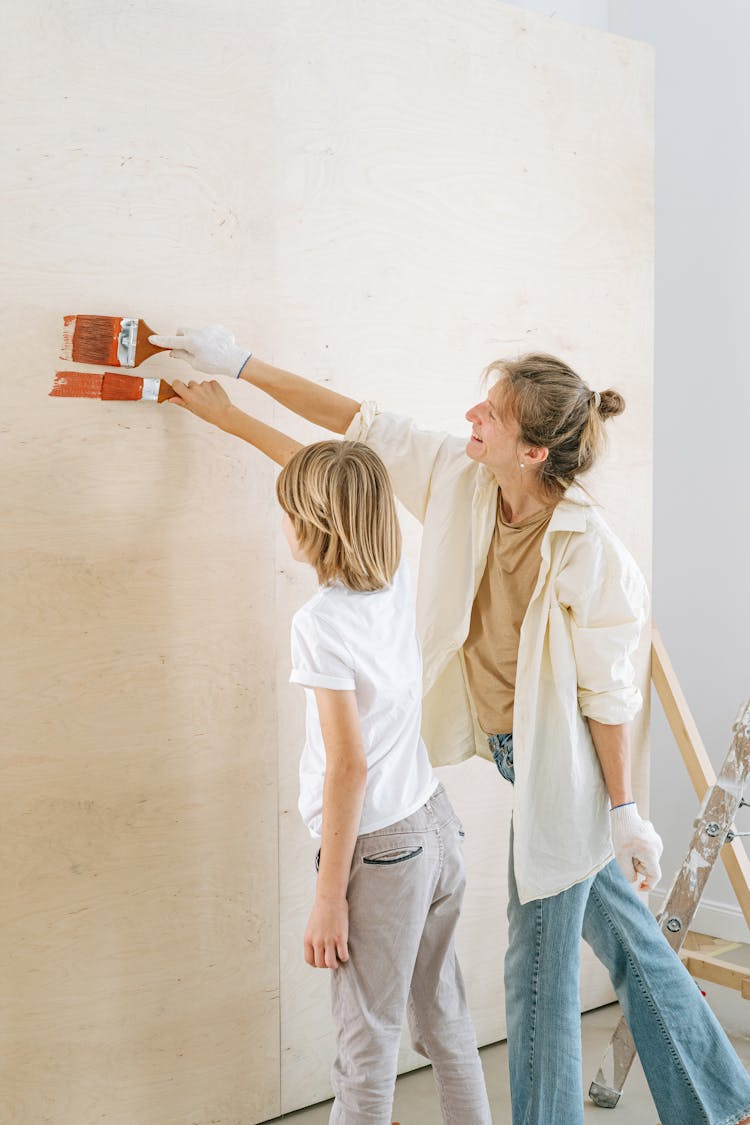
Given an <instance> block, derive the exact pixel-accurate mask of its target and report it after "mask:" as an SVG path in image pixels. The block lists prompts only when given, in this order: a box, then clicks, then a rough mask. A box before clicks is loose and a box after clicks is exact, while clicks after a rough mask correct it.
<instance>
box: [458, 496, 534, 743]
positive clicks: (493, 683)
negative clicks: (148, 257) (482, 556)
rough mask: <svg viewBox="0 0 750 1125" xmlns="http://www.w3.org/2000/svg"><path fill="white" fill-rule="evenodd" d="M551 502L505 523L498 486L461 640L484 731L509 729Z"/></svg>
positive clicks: (511, 722)
mask: <svg viewBox="0 0 750 1125" xmlns="http://www.w3.org/2000/svg"><path fill="white" fill-rule="evenodd" d="M553 511H554V508H544V509H543V510H542V511H541V512H535V513H534V515H532V516H528V517H527V518H526V519H524V520H521V522H520V523H507V522H506V520H505V519H504V517H503V509H502V504H501V498H500V492H499V490H498V494H497V518H496V520H495V530H494V532H493V535H492V542H491V543H490V550H489V554H488V555H487V565H486V567H485V570H484V574H483V576H482V581H481V582H480V584H479V589H478V590H477V596H476V597H475V599H474V605H473V606H472V610H471V624H470V626H469V635H468V637H467V638H466V640H465V642H464V658H465V662H466V673H467V676H468V679H469V690H470V691H471V697H472V699H473V701H474V706H475V707H476V711H477V718H478V719H479V725H480V726H481V728H482V730H483V731H485V733H486V734H509V733H510V732H511V731H512V730H513V696H514V694H515V687H516V664H517V661H518V642H519V639H520V636H521V624H522V622H523V619H524V616H525V614H526V610H527V608H528V605H529V602H530V601H531V595H532V594H533V593H534V587H535V585H536V580H537V578H538V576H539V567H540V564H541V560H542V555H541V547H542V539H543V538H544V533H545V531H546V529H547V524H548V523H549V521H550V519H551V517H552V512H553Z"/></svg>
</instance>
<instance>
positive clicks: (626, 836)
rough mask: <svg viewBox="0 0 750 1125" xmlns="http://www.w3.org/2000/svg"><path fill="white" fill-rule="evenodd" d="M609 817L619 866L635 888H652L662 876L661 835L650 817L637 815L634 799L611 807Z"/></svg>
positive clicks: (641, 889)
mask: <svg viewBox="0 0 750 1125" xmlns="http://www.w3.org/2000/svg"><path fill="white" fill-rule="evenodd" d="M611 820H612V846H613V848H614V853H615V858H616V860H617V862H618V863H619V865H620V870H621V871H622V873H623V875H624V876H625V878H626V879H627V881H628V882H629V883H635V884H636V889H637V890H639V891H652V890H653V889H654V887H655V886H656V884H657V883H658V882H659V880H660V879H661V868H660V866H659V860H660V859H661V853H662V852H663V851H664V844H663V843H662V840H661V837H660V836H659V834H658V833H657V831H656V829H655V828H654V826H653V824H652V823H651V821H650V820H644V819H643V817H642V816H640V815H639V813H638V807H637V805H636V803H635V801H632V802H629V803H628V804H626V805H620V807H619V808H615V809H612V813H611Z"/></svg>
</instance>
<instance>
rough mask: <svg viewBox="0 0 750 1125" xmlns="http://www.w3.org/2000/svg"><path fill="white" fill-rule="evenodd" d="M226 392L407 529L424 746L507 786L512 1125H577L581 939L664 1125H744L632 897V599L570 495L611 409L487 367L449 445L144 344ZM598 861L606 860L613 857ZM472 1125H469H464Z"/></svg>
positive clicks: (748, 1096)
mask: <svg viewBox="0 0 750 1125" xmlns="http://www.w3.org/2000/svg"><path fill="white" fill-rule="evenodd" d="M152 340H153V342H154V343H157V344H160V345H161V346H166V347H171V348H172V349H173V355H176V356H178V357H179V358H182V359H185V360H187V361H188V362H189V363H191V364H192V365H193V366H194V367H196V368H197V369H199V370H201V371H205V372H209V373H223V374H227V375H234V376H236V377H240V376H241V377H242V378H244V379H246V380H247V381H249V382H251V383H253V384H254V385H255V386H257V387H260V388H261V389H262V390H264V391H267V392H268V393H269V394H270V395H271V396H272V397H273V398H274V399H276V400H277V401H278V402H280V403H282V404H283V405H284V406H286V407H288V408H289V409H291V410H294V411H295V412H297V413H298V414H301V415H302V416H303V417H305V418H307V419H308V420H310V421H312V422H314V423H316V424H317V425H321V426H324V427H326V428H328V429H330V430H332V431H334V432H335V433H339V434H345V435H346V437H347V438H350V439H352V438H353V439H356V440H360V441H365V442H367V444H369V445H371V446H372V447H373V448H374V449H375V450H376V451H377V452H378V453H379V454H380V456H381V457H382V459H383V460H384V461H385V463H386V465H387V467H388V469H389V472H390V474H391V478H392V480H393V485H394V491H395V493H396V495H397V496H398V497H399V499H400V500H401V501H402V502H403V503H404V504H405V506H406V507H407V508H408V509H409V510H410V511H411V512H412V514H413V515H415V516H416V517H417V518H418V519H419V520H420V521H421V522H422V523H423V525H424V533H423V540H422V552H421V562H420V577H419V588H418V599H417V619H418V625H419V631H420V636H421V640H422V645H423V660H424V693H425V695H424V704H423V706H424V712H423V714H424V720H423V734H424V737H425V741H426V743H427V745H428V747H429V749H430V754H431V757H432V760H433V763H435V764H437V765H443V764H448V763H451V762H458V761H461V760H462V759H464V758H466V757H468V756H470V755H471V754H473V753H477V752H478V753H481V754H482V755H483V756H485V757H490V756H491V757H492V758H494V760H495V762H496V764H497V766H498V769H499V770H500V772H501V774H502V775H503V777H505V778H506V779H507V780H508V781H510V782H511V783H513V784H514V807H513V826H512V846H511V852H510V863H509V891H510V896H509V905H508V918H509V948H508V954H507V958H506V971H505V982H506V1006H507V1024H508V1048H509V1059H510V1074H511V1098H512V1104H513V1122H514V1125H580V1123H582V1122H583V1091H582V1086H581V1047H580V1019H579V1007H578V1003H579V1001H578V977H579V957H580V938H581V934H583V936H584V937H585V938H586V940H587V941H588V942H589V944H590V945H591V946H592V947H593V949H594V951H595V953H596V954H597V956H598V957H599V958H600V960H601V961H602V962H603V963H604V964H605V965H606V967H607V969H608V971H609V973H610V976H611V979H612V982H613V984H614V987H615V990H616V992H617V995H618V998H619V1001H620V1004H621V1006H622V1008H623V1011H624V1013H625V1015H626V1018H627V1020H628V1023H629V1026H630V1029H631V1032H632V1034H633V1037H634V1039H635V1043H636V1046H637V1048H638V1053H639V1055H640V1058H641V1062H642V1064H643V1068H644V1071H645V1073H646V1078H647V1080H648V1083H649V1086H650V1089H651V1093H652V1095H653V1098H654V1101H655V1103H656V1106H657V1108H658V1110H659V1114H660V1116H661V1121H662V1123H663V1125H740V1123H742V1125H746V1123H747V1122H750V1079H749V1078H748V1075H747V1074H746V1072H745V1070H744V1068H743V1066H742V1064H741V1063H740V1061H739V1059H738V1058H737V1056H736V1055H735V1053H734V1051H733V1049H732V1047H731V1045H730V1044H729V1041H728V1040H727V1038H726V1036H725V1035H724V1033H723V1031H722V1029H721V1027H720V1026H719V1024H718V1022H717V1021H716V1020H715V1018H714V1017H713V1015H712V1013H711V1011H710V1009H709V1007H708V1005H707V1004H706V1003H705V1002H704V1001H703V999H702V997H701V996H700V993H699V991H698V989H697V988H696V987H695V984H694V982H693V981H692V979H691V978H690V976H689V975H688V973H687V972H686V970H685V969H684V968H683V966H682V965H681V963H680V961H679V959H678V958H677V957H676V956H675V954H674V952H673V951H672V950H671V949H670V947H669V946H668V944H667V943H666V941H665V939H664V937H663V935H662V934H661V932H660V930H659V928H658V926H657V924H656V922H655V920H654V918H653V917H652V915H651V914H650V913H649V911H648V910H647V909H646V907H645V906H644V905H643V903H642V902H641V901H640V900H639V899H638V898H637V897H636V896H635V895H633V894H632V893H631V889H630V886H629V884H636V885H637V886H638V887H639V888H641V889H647V888H649V887H650V886H653V885H654V884H655V882H657V881H658V879H659V877H660V872H659V866H658V860H659V856H660V852H661V841H660V840H659V838H658V836H657V835H656V833H655V832H654V830H653V828H652V826H651V825H650V824H649V822H648V821H644V820H643V819H642V818H641V817H640V816H639V815H638V811H637V808H636V805H635V802H634V801H633V799H632V789H631V779H630V748H629V741H628V730H629V723H630V721H631V720H632V718H633V717H634V716H635V714H637V712H638V710H639V708H640V705H641V699H640V694H639V692H638V690H637V688H636V687H635V685H634V682H633V667H632V663H631V660H630V657H631V654H632V652H633V650H634V649H635V647H636V645H637V643H638V639H639V635H640V633H641V631H642V628H643V626H644V624H645V623H646V620H647V595H646V589H645V583H644V580H643V578H642V576H641V574H640V572H639V571H638V568H637V567H636V565H635V563H634V561H633V560H632V558H631V556H630V555H629V554H628V552H627V551H626V550H625V548H624V547H623V545H622V544H621V543H620V542H619V541H618V540H617V538H616V537H615V536H614V534H613V533H612V532H611V530H610V529H609V528H608V527H607V525H606V523H605V522H604V520H603V519H602V517H601V515H600V514H599V512H598V510H597V508H596V506H595V505H594V504H593V503H592V502H591V501H590V499H589V497H588V496H587V494H586V493H585V492H584V491H583V490H582V489H581V488H580V487H579V486H578V484H577V477H578V475H579V474H580V473H583V472H585V471H586V470H587V469H589V468H590V467H591V465H592V464H593V462H594V460H595V458H596V456H597V453H598V452H599V449H600V447H601V444H602V437H603V422H604V421H605V420H606V419H607V418H608V417H612V416H614V415H616V414H619V413H620V412H621V411H622V409H624V403H623V401H622V399H621V398H620V396H619V395H618V394H617V393H616V392H614V391H604V392H602V393H601V394H599V393H598V392H594V391H591V390H590V389H589V388H588V387H587V386H586V385H585V384H584V383H583V381H582V380H581V379H580V377H579V376H578V375H577V374H576V373H575V372H573V371H572V370H571V369H570V368H569V367H568V366H567V365H566V364H564V363H562V362H561V361H560V360H557V359H554V358H553V357H550V356H542V355H532V356H527V357H524V358H523V359H521V360H519V361H513V362H511V361H500V362H498V363H497V364H493V365H492V367H491V369H490V370H492V371H494V372H495V373H496V374H497V375H498V376H499V378H498V381H497V382H496V383H495V384H494V386H492V387H491V389H490V391H489V393H488V396H487V398H486V400H485V401H483V402H481V403H479V404H478V405H477V406H475V407H473V408H472V409H471V410H469V411H468V412H467V415H466V417H467V419H468V420H469V421H470V422H471V424H472V436H471V438H470V439H469V442H468V444H466V443H465V442H464V440H463V439H459V438H453V437H450V436H448V435H445V434H441V433H430V432H425V431H420V430H418V429H417V428H416V427H415V426H414V425H413V423H412V422H411V421H410V420H409V419H406V418H403V417H401V416H399V415H394V414H386V413H380V412H378V410H377V408H376V407H375V406H374V404H372V403H364V404H359V403H357V402H356V401H355V400H353V399H349V398H347V397H345V396H342V395H339V394H337V393H335V392H332V391H329V390H327V389H325V388H324V387H320V386H318V385H316V384H314V383H310V382H308V381H307V380H304V379H302V378H300V377H299V376H296V375H292V374H290V373H288V372H285V371H281V370H279V369H276V368H273V367H270V366H269V365H267V364H264V363H262V362H261V361H260V360H258V359H257V358H256V357H254V356H251V355H250V354H249V353H248V352H247V351H246V350H243V349H241V348H238V347H237V346H236V345H235V343H234V339H233V337H232V336H231V335H230V334H229V333H227V332H226V331H225V330H224V329H221V328H220V326H212V327H211V328H209V329H204V330H201V331H197V332H192V331H187V332H185V333H184V334H178V335H177V336H175V337H152ZM175 389H176V390H177V392H178V394H179V395H180V396H181V398H180V401H181V403H182V405H184V406H186V407H187V408H188V409H191V410H193V411H194V412H195V413H196V414H199V415H200V416H201V417H203V418H205V419H206V420H208V421H212V422H214V423H215V424H217V425H220V426H221V427H222V428H223V429H225V430H227V431H228V432H231V433H234V434H236V435H237V436H239V437H243V438H246V439H249V440H252V439H253V435H254V433H255V429H256V427H258V426H259V425H261V424H260V423H258V422H256V421H255V420H254V419H251V418H249V417H248V416H247V415H244V414H242V413H241V412H240V411H237V410H236V409H235V408H234V407H232V406H231V403H229V400H228V399H227V397H226V395H225V394H224V392H223V391H222V390H221V388H220V387H219V385H218V384H204V385H203V386H202V387H199V386H195V385H193V384H191V385H190V386H189V387H187V386H185V385H184V384H176V387H175ZM613 851H614V855H615V857H616V858H615V859H613V858H612V853H613ZM466 1125H469V1123H466Z"/></svg>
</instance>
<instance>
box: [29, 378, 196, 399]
mask: <svg viewBox="0 0 750 1125" xmlns="http://www.w3.org/2000/svg"><path fill="white" fill-rule="evenodd" d="M173 394H174V391H173V390H172V388H171V387H170V385H169V383H167V382H165V381H164V379H142V378H141V377H140V376H139V375H121V374H120V373H119V371H104V372H98V373H97V372H92V371H58V372H57V374H56V375H55V381H54V383H53V385H52V390H51V391H50V396H51V397H52V398H100V399H104V400H105V401H110V402H115V401H116V402H141V401H144V402H164V400H165V399H167V398H171V397H172V395H173Z"/></svg>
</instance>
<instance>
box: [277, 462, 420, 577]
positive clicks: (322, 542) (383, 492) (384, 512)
mask: <svg viewBox="0 0 750 1125" xmlns="http://www.w3.org/2000/svg"><path fill="white" fill-rule="evenodd" d="M276 496H277V497H278V501H279V503H280V504H281V507H282V508H283V509H284V511H285V512H286V514H287V515H288V516H289V518H290V520H291V521H292V526H293V528H294V533H295V535H296V536H297V540H298V542H299V545H300V547H301V548H302V550H303V551H304V553H305V555H306V556H307V558H308V559H309V561H310V562H311V563H312V565H313V566H314V567H315V569H316V571H317V572H318V580H319V581H320V582H321V584H322V585H330V584H331V583H332V582H335V581H340V582H343V584H344V585H345V586H348V587H349V589H350V590H360V591H365V590H381V589H382V588H383V587H384V586H387V585H389V583H390V582H391V581H392V579H393V575H394V574H395V573H396V568H397V567H398V564H399V559H400V558H401V529H400V527H399V523H398V517H397V515H396V504H395V501H394V498H393V488H392V487H391V481H390V477H389V476H388V470H387V469H386V467H385V465H384V464H383V462H382V461H381V460H380V458H379V457H378V455H377V453H375V452H374V451H373V450H372V449H370V448H369V447H368V446H366V445H364V444H363V443H362V442H359V441H319V442H316V443H315V444H314V445H307V446H305V447H304V448H303V449H300V450H298V451H297V453H295V454H294V456H293V457H292V458H291V460H290V461H288V462H287V464H286V465H285V466H284V468H283V469H282V470H281V473H280V474H279V478H278V480H277V481H276Z"/></svg>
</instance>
